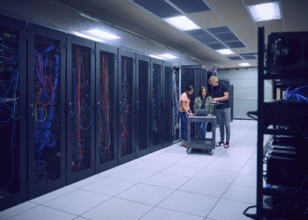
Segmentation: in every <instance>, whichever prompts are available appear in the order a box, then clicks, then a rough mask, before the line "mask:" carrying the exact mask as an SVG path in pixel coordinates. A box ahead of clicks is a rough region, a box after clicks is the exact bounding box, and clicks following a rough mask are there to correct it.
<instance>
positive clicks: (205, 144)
mask: <svg viewBox="0 0 308 220" xmlns="http://www.w3.org/2000/svg"><path fill="white" fill-rule="evenodd" d="M192 122H208V123H212V138H205V139H201V138H195V137H192V135H191V125H192ZM215 139H216V116H189V117H187V151H186V152H187V153H188V154H190V153H191V152H192V149H201V150H207V151H208V153H209V154H210V155H213V154H214V149H215V145H216V143H215Z"/></svg>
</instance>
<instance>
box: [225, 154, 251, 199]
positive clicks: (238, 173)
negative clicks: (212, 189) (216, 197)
mask: <svg viewBox="0 0 308 220" xmlns="http://www.w3.org/2000/svg"><path fill="white" fill-rule="evenodd" d="M252 156H253V155H251V156H250V158H251V157H252ZM248 161H249V159H248V160H247V162H246V163H245V164H244V165H243V166H242V168H241V169H240V170H239V171H238V172H237V175H236V176H235V178H234V179H233V181H232V182H231V183H230V185H229V186H228V187H227V189H226V190H225V191H224V193H223V194H222V195H221V197H220V198H223V196H224V195H225V194H226V192H227V191H228V190H229V188H230V187H231V186H232V184H233V183H234V181H235V180H236V178H237V177H238V176H239V175H240V172H241V171H242V170H243V169H244V167H245V166H246V164H247V163H248Z"/></svg>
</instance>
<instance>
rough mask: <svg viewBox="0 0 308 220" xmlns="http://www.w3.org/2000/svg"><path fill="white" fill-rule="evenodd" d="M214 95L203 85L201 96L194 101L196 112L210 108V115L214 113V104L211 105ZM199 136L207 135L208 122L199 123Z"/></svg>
mask: <svg viewBox="0 0 308 220" xmlns="http://www.w3.org/2000/svg"><path fill="white" fill-rule="evenodd" d="M211 102H212V97H211V96H210V95H209V92H208V89H207V88H206V87H205V86H202V87H201V89H200V91H199V96H198V97H197V98H196V99H195V101H194V113H195V114H196V111H197V109H207V110H209V115H211V114H213V105H211ZM197 127H198V128H199V132H198V133H199V138H205V137H206V128H207V122H201V123H198V125H197Z"/></svg>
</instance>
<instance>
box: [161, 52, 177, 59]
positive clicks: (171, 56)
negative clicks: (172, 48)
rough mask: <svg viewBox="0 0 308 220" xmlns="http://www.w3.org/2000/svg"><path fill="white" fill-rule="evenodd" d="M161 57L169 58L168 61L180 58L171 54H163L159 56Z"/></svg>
mask: <svg viewBox="0 0 308 220" xmlns="http://www.w3.org/2000/svg"><path fill="white" fill-rule="evenodd" d="M159 56H160V57H164V58H167V59H177V58H178V57H176V56H174V55H172V54H169V53H164V54H161V55H159Z"/></svg>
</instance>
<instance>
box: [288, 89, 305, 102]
mask: <svg viewBox="0 0 308 220" xmlns="http://www.w3.org/2000/svg"><path fill="white" fill-rule="evenodd" d="M290 100H296V101H297V102H308V85H305V86H300V87H297V88H295V89H293V90H292V91H291V87H288V88H287V90H286V102H288V101H290Z"/></svg>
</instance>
